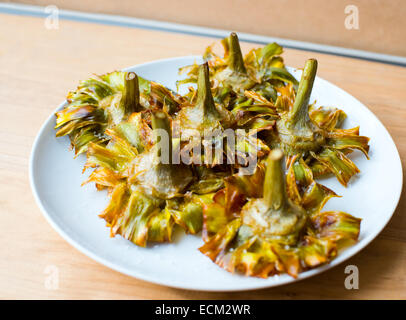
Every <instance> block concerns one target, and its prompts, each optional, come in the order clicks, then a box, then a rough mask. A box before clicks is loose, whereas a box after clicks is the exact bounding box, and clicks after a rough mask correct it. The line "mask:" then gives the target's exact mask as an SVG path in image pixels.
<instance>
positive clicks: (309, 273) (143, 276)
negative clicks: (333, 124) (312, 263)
mask: <svg viewBox="0 0 406 320" xmlns="http://www.w3.org/2000/svg"><path fill="white" fill-rule="evenodd" d="M201 58H202V56H199V55H189V56H180V57H172V58H164V59H158V60H153V61H149V62H145V63H141V64H136V65H133V66H130V67H126V68H123V69H121V70H122V71H127V70H131V69H133V68H136V67H146V66H148V65H151V64H156V63H162V62H171V61H176V60H184V59H195V60H199V59H200V60H201ZM288 68H292V69H296V68H293V67H288ZM317 79H318V81H322V82H327V83H328V84H329V85H331V86H333V87H334V89H335V90H338V91H339V92H340V93H341V94H343V95H346V96H349V97H351V98H352V99H354V100H355V101H357V102H358V103H359V104H360V105H362V106H363V107H364V108H365V111H366V112H369V113H370V115H371V116H372V117H373V118H374V119H375V121H377V122H378V123H380V124H381V125H382V127H383V129H384V130H385V131H386V133H387V135H388V137H389V139H390V141H391V142H392V144H393V145H394V146H395V150H396V155H397V156H396V160H397V162H398V164H399V169H400V174H399V180H400V188H398V190H397V194H396V197H395V199H396V201H394V202H393V205H392V208H391V211H392V213H391V214H390V215H388V218H387V219H386V221H385V222H384V223H382V224H381V225H380V226H379V227H378V228H375V229H374V231H373V232H372V233H371V234H369V236H367V237H366V238H365V239H364V240H363V242H362V243H361V242H358V247H357V250H353V252H348V253H347V255H344V256H343V253H341V254H340V255H338V256H337V257H336V258H335V259H334V260H332V261H331V262H330V263H328V264H326V265H322V266H320V267H318V268H314V269H310V270H307V271H304V272H302V273H300V274H299V275H298V277H297V278H293V277H288V278H284V279H282V278H281V279H280V281H278V282H275V283H267V282H265V281H264V283H261V284H258V283H254V284H251V285H250V284H242V285H240V286H237V287H232V288H212V287H210V286H207V287H205V286H200V287H196V286H193V285H192V286H190V285H188V284H187V283H185V282H183V283H182V284H179V281H171V280H170V279H169V278H166V279H164V280H162V279H160V280H158V279H156V278H155V277H153V276H149V275H146V274H144V273H142V272H141V273H138V272H137V271H136V270H133V271H129V270H128V268H125V267H122V266H120V265H119V264H118V263H114V262H111V261H109V260H108V259H105V258H103V257H101V256H99V255H98V254H97V253H94V252H92V251H91V250H89V249H88V248H86V247H85V246H84V245H82V244H81V243H80V242H79V241H76V240H74V239H72V238H71V237H70V236H69V235H68V234H67V233H66V232H65V231H64V230H63V226H59V225H58V224H57V222H56V221H54V220H53V219H52V217H51V214H49V213H48V212H47V210H46V209H45V207H44V205H43V204H42V200H41V198H40V196H39V194H38V190H37V186H36V184H35V170H34V169H33V168H34V160H35V156H36V151H37V150H38V145H39V142H40V140H41V137H42V135H43V134H44V131H45V129H46V127H47V125H48V123H50V122H52V121H53V120H54V117H55V113H56V112H57V111H58V110H60V109H61V108H63V107H64V106H65V105H66V103H67V101H66V100H65V101H64V102H62V103H61V104H60V105H58V107H57V108H56V109H55V110H54V111H53V113H52V114H50V115H49V116H48V117H47V118H46V120H45V121H44V122H43V123H42V125H41V127H40V129H39V131H38V133H37V134H36V136H35V139H34V142H33V144H32V147H31V151H30V158H29V181H30V187H31V190H32V194H33V196H34V199H35V202H36V204H37V206H38V207H39V208H40V211H41V212H42V215H43V216H44V217H45V219H46V220H47V221H48V223H49V224H50V225H51V226H52V227H53V228H54V230H55V231H57V233H58V234H59V235H60V236H61V237H62V238H63V239H64V240H65V241H67V242H68V243H69V244H70V245H71V246H73V247H74V248H76V249H77V250H79V251H80V252H82V253H83V254H85V255H86V256H88V257H90V258H91V259H93V260H95V261H97V262H98V263H100V264H102V265H104V266H106V267H109V268H110V269H113V270H115V271H118V272H120V273H122V274H125V275H127V276H130V277H133V278H136V279H138V280H143V281H147V282H150V283H154V284H158V285H164V286H168V287H172V288H177V289H183V290H194V291H204V292H236V291H252V290H259V289H265V288H271V287H278V286H282V285H286V284H290V283H295V282H298V281H301V280H304V279H307V278H310V277H313V276H315V275H317V274H321V273H323V272H325V271H327V270H330V269H332V268H334V267H337V266H338V265H339V264H341V263H343V262H344V261H347V260H348V259H350V258H351V257H353V256H354V255H356V254H358V253H360V252H361V251H362V250H363V249H364V248H365V247H366V246H368V245H369V244H370V243H371V242H372V241H373V240H374V239H375V238H376V237H377V236H378V235H379V234H380V233H381V232H382V230H383V229H384V228H385V227H386V226H387V224H388V223H389V221H390V220H391V219H392V217H393V215H394V213H395V211H396V208H397V206H398V204H399V201H400V197H401V194H402V190H403V167H402V161H401V158H400V155H399V150H398V148H397V146H396V143H395V142H394V140H393V138H392V136H391V134H390V133H389V131H388V130H387V129H386V127H385V126H384V124H383V123H382V122H381V121H380V120H379V118H378V117H377V116H376V115H375V114H374V113H373V112H372V111H371V110H370V109H369V108H368V107H367V106H366V105H365V104H364V103H362V102H361V101H359V100H358V99H357V98H355V97H354V96H353V95H351V94H350V93H348V92H347V91H345V90H344V89H341V88H340V87H338V86H337V85H335V84H334V83H332V82H330V81H328V80H325V79H323V78H320V77H317ZM354 246H355V245H354ZM354 246H353V247H354ZM264 280H266V279H264Z"/></svg>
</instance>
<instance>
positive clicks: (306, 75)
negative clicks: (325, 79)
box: [290, 59, 317, 123]
mask: <svg viewBox="0 0 406 320" xmlns="http://www.w3.org/2000/svg"><path fill="white" fill-rule="evenodd" d="M316 72H317V60H316V59H309V60H307V61H306V64H305V67H304V69H303V73H302V78H301V79H300V82H299V88H298V90H297V94H296V98H295V103H294V105H293V108H292V111H291V113H290V116H291V119H292V122H293V123H296V122H299V121H301V120H303V119H308V118H309V113H308V107H309V100H310V95H311V93H312V89H313V82H314V79H315V77H316Z"/></svg>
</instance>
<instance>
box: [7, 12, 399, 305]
mask: <svg viewBox="0 0 406 320" xmlns="http://www.w3.org/2000/svg"><path fill="white" fill-rule="evenodd" d="M0 25H1V27H0V43H1V45H0V219H1V220H0V298H12V299H14V298H35V299H43V298H57V299H60V298H65V299H79V298H90V299H96V298H102V299H104V298H113V299H115V298H122V299H205V298H208V299H217V298H224V299H226V298H230V299H234V298H239V299H262V298H264V299H294V298H302V299H303V298H305V299H306V298H331V299H335V298H345V299H353V298H368V299H372V298H384V299H388V298H395V299H396V298H403V299H405V298H406V231H405V230H406V216H405V213H406V212H405V211H406V197H405V195H404V193H403V195H402V198H401V200H400V204H399V206H398V208H397V211H396V213H395V215H394V216H393V218H392V220H391V221H390V223H389V225H388V226H387V227H386V228H385V230H384V231H383V232H382V233H381V234H380V235H379V237H378V238H377V239H376V240H375V241H373V242H372V244H370V245H369V246H368V247H367V248H366V249H365V250H363V251H362V252H361V253H359V254H358V255H356V256H355V257H354V258H352V259H350V260H349V261H348V262H345V263H344V264H341V265H339V266H338V267H336V268H334V269H332V270H330V271H327V272H325V273H323V274H321V275H319V276H316V277H314V278H311V279H307V280H304V281H301V282H298V283H296V284H292V285H287V286H284V287H279V288H273V289H266V290H260V291H252V292H240V293H203V292H192V291H183V290H178V289H171V288H166V287H161V286H158V285H152V284H149V283H146V282H144V281H141V280H136V279H133V278H130V277H128V276H125V275H122V274H120V273H118V272H115V271H112V270H110V269H109V268H107V267H104V266H102V265H100V264H98V263H96V262H94V261H93V260H91V259H90V258H88V257H87V256H85V255H83V254H82V253H80V252H78V251H77V250H76V249H74V248H73V247H71V246H70V245H69V244H68V243H67V242H65V241H64V240H63V239H62V238H61V237H60V236H59V235H58V234H57V233H56V232H55V231H54V230H53V229H52V228H51V226H50V225H49V224H48V223H47V222H46V221H45V219H44V218H43V216H42V214H41V212H40V210H39V208H38V207H37V206H36V204H35V202H34V199H33V196H32V194H31V190H30V186H29V181H28V158H29V155H30V149H31V145H32V142H33V140H34V137H35V135H36V134H37V132H38V130H39V128H40V126H41V124H42V123H43V122H44V121H45V119H46V118H47V117H48V116H49V114H50V113H52V111H53V110H54V109H55V107H56V106H57V105H58V104H59V103H60V102H61V101H62V100H63V99H64V97H65V94H66V93H67V91H68V90H70V89H73V88H74V87H75V86H76V84H77V83H78V80H79V79H83V78H86V77H88V76H89V75H90V74H91V73H104V72H108V71H112V70H113V69H119V68H122V67H126V66H130V65H134V64H138V63H142V62H146V61H151V60H154V59H160V58H167V57H174V56H182V55H190V54H200V53H202V52H203V50H204V48H205V47H206V45H207V44H209V43H211V42H212V41H213V40H212V39H207V38H200V37H194V36H187V35H180V34H170V33H163V32H152V31H146V30H140V29H129V28H122V27H112V26H105V25H96V24H86V23H79V22H69V21H60V28H59V30H47V29H46V28H45V27H44V20H43V19H40V18H32V17H21V16H13V15H3V14H0ZM252 46H253V45H252V44H243V49H244V50H247V49H249V48H250V47H252ZM284 57H285V61H286V63H287V64H288V65H290V66H293V67H301V66H302V65H303V62H304V60H305V59H307V58H310V57H315V58H317V59H318V60H319V66H320V67H319V75H320V76H321V77H323V78H325V79H327V80H329V81H331V82H332V83H334V84H336V85H338V86H339V87H341V88H343V89H344V90H346V91H348V92H349V93H351V94H352V95H354V96H355V97H356V98H358V99H359V100H361V101H362V102H363V103H364V104H366V105H367V106H368V107H369V108H370V109H371V110H372V111H373V112H374V113H375V114H376V115H377V116H378V118H379V119H380V120H381V121H382V122H383V123H384V125H385V126H386V127H387V128H388V130H389V132H390V133H391V135H392V137H393V138H394V140H395V143H396V145H397V147H398V149H399V152H400V155H401V158H402V159H403V165H405V163H404V159H406V128H405V125H406V68H403V67H397V66H392V65H385V64H380V63H374V62H368V61H362V60H355V59H349V58H343V57H337V56H331V55H324V54H317V53H309V52H305V51H296V50H286V52H285V54H284ZM382 170H385V168H382ZM347 264H355V265H357V266H358V267H359V271H360V289H359V290H355V291H349V290H346V289H345V288H344V278H345V274H344V268H345V266H346V265H347ZM49 265H55V266H56V267H57V268H58V269H59V277H60V282H59V289H58V290H48V289H46V286H45V284H44V283H45V280H46V276H47V275H46V274H45V273H44V272H45V268H46V267H47V266H49Z"/></svg>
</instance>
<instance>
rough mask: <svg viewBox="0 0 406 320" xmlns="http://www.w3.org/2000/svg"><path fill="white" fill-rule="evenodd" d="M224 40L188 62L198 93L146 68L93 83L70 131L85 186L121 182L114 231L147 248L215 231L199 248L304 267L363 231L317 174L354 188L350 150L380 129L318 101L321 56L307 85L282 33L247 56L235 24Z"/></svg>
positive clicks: (278, 267)
mask: <svg viewBox="0 0 406 320" xmlns="http://www.w3.org/2000/svg"><path fill="white" fill-rule="evenodd" d="M222 45H223V47H224V55H223V57H220V56H218V55H216V54H215V53H214V52H213V50H212V47H208V48H207V49H206V52H205V54H204V60H205V63H203V64H201V65H198V64H197V63H195V64H194V65H191V66H186V67H184V68H181V70H180V72H181V73H182V72H186V73H187V77H186V79H184V80H181V81H179V82H178V85H182V84H192V86H190V88H189V92H188V93H187V94H186V95H184V96H181V95H179V94H177V93H176V92H174V91H172V90H170V89H168V88H166V87H164V86H163V85H161V84H159V83H157V82H154V81H149V80H146V79H143V78H142V77H140V76H137V75H136V74H135V73H134V72H121V71H115V72H112V73H108V74H105V75H101V76H94V77H92V78H91V79H87V80H84V81H81V82H80V84H79V86H78V88H77V89H76V90H75V91H72V92H69V94H68V97H67V104H66V106H65V107H64V108H63V109H62V110H60V111H58V112H57V113H56V126H55V129H57V132H56V136H57V137H60V136H65V135H66V136H69V138H70V141H71V146H72V148H74V150H75V155H79V154H82V153H83V154H85V155H86V159H87V160H86V164H85V167H84V171H85V170H86V169H91V170H92V172H91V173H90V175H89V177H88V179H87V180H86V181H85V182H84V183H90V182H94V183H95V186H96V188H97V190H103V189H105V190H107V193H108V195H109V197H110V201H109V204H108V205H107V207H106V208H105V210H104V211H103V212H102V213H101V214H100V217H101V218H103V219H104V220H105V221H106V224H107V226H108V227H110V230H111V231H110V234H111V236H115V235H121V236H122V237H123V238H125V239H127V240H129V241H131V242H133V243H134V244H136V245H138V246H142V247H145V246H147V245H148V244H149V243H151V242H169V241H171V240H172V234H173V233H174V229H175V228H179V227H180V228H181V229H183V230H184V232H185V233H188V234H197V233H199V232H200V231H202V238H203V241H204V244H203V245H202V246H201V247H200V248H199V250H200V251H201V252H202V253H203V254H205V255H206V256H207V257H209V258H210V259H211V260H212V261H213V262H214V263H216V264H217V265H219V266H220V267H222V268H224V269H226V270H227V271H230V272H240V273H243V274H245V275H247V276H256V277H262V278H266V277H269V276H272V275H275V274H282V273H287V274H289V275H291V276H293V277H297V276H298V274H299V273H300V272H303V271H305V270H308V269H311V268H315V267H317V266H319V265H322V264H326V263H328V262H330V261H331V260H332V259H334V257H335V256H336V255H337V254H338V252H339V250H340V249H341V248H344V247H346V246H347V245H349V244H351V243H353V242H355V241H356V240H357V239H358V235H359V232H360V222H361V220H360V219H358V218H355V217H353V216H351V215H349V214H347V213H344V212H340V211H327V212H326V211H325V212H322V209H323V207H324V205H325V203H326V202H327V201H328V200H329V199H330V198H331V197H337V195H336V194H335V192H334V191H332V190H330V189H328V188H327V187H325V186H323V185H321V184H319V183H317V182H316V181H315V179H316V178H317V177H319V176H321V175H325V174H334V175H335V176H336V177H337V179H338V181H339V182H340V183H341V184H343V185H344V186H346V185H347V183H348V182H349V180H350V179H351V177H352V176H354V175H355V174H356V173H358V172H359V169H358V168H357V167H356V165H355V164H354V163H353V162H352V160H351V159H350V158H349V157H348V155H349V154H350V153H351V152H352V151H353V150H360V151H361V152H363V153H364V154H365V156H366V157H367V158H368V151H369V138H368V137H364V136H360V135H359V127H355V128H351V129H342V125H343V122H344V120H345V118H346V114H345V113H344V112H343V111H342V110H340V109H337V108H333V107H316V105H315V103H313V104H311V103H310V96H311V92H312V88H313V83H314V80H315V77H316V72H317V61H316V60H314V59H310V60H308V61H307V62H306V64H305V67H304V70H303V73H302V77H301V80H300V82H298V81H297V80H296V79H295V78H294V77H293V76H292V75H291V74H290V73H289V72H288V70H287V69H286V68H285V65H284V61H283V59H282V57H281V54H282V52H283V49H282V47H281V46H279V45H278V44H276V43H271V44H268V45H266V46H264V47H263V48H259V49H253V50H251V51H249V52H248V54H246V55H245V56H243V54H242V51H241V48H240V44H239V40H238V37H237V35H236V34H235V33H231V34H230V36H229V37H227V38H225V39H223V40H222ZM252 164H253V166H252ZM285 167H286V168H287V170H286V171H285Z"/></svg>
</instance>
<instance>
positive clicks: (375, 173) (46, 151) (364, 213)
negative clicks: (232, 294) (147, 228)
mask: <svg viewBox="0 0 406 320" xmlns="http://www.w3.org/2000/svg"><path fill="white" fill-rule="evenodd" d="M195 60H197V61H201V58H200V57H194V56H191V57H180V58H174V59H166V60H160V61H155V62H150V63H146V64H142V65H138V66H134V67H131V68H128V69H126V70H127V71H134V72H136V73H137V74H139V75H140V76H142V77H145V78H147V79H151V80H155V81H158V82H160V83H162V84H163V85H165V86H167V87H169V88H172V89H176V87H175V81H176V80H178V79H179V76H178V68H179V67H181V66H185V65H189V64H191V63H193V62H194V61H195ZM289 70H290V71H291V72H293V73H294V75H295V76H296V78H298V79H299V78H300V73H301V71H296V70H294V69H289ZM72 85H74V84H72ZM311 99H312V101H313V100H314V99H317V104H318V105H330V106H336V107H338V108H341V109H343V110H344V111H345V112H346V113H347V114H348V119H347V120H346V122H345V127H346V128H350V127H354V126H356V125H360V126H361V134H362V135H366V136H369V137H370V138H371V151H370V156H371V160H366V159H365V157H364V156H363V155H362V154H361V153H360V152H358V151H357V152H354V153H353V160H354V161H355V163H356V165H357V166H358V167H359V168H360V170H361V173H360V174H359V175H358V176H357V177H356V178H353V179H352V180H351V182H350V184H349V186H348V188H344V187H343V186H341V185H340V184H339V183H338V182H337V180H336V179H335V178H328V179H323V181H322V183H323V184H325V185H327V186H328V187H330V188H332V189H333V190H335V191H336V192H337V193H338V194H340V195H342V196H343V198H334V199H332V200H330V201H329V202H328V204H327V206H326V207H325V210H329V209H333V210H341V211H346V212H348V213H351V214H352V215H354V216H356V217H360V218H362V223H361V233H360V237H359V242H358V243H357V244H356V245H354V246H352V247H350V248H348V249H346V250H344V251H343V252H342V253H341V254H340V255H339V256H338V257H337V258H336V259H335V260H333V261H332V262H331V263H330V264H328V265H325V266H322V267H320V268H317V269H313V270H310V271H306V272H303V273H301V274H300V275H299V277H298V278H297V279H293V278H292V277H290V276H288V275H280V276H274V277H270V278H268V279H259V278H247V277H244V276H241V275H238V274H231V273H228V272H226V271H224V270H223V269H221V268H220V267H218V266H217V265H215V264H214V263H213V262H211V261H210V260H209V258H207V257H206V256H204V255H203V254H201V253H200V252H199V251H198V250H197V248H198V247H199V246H200V245H201V244H202V240H201V238H200V237H199V236H191V235H184V234H183V233H182V232H179V233H178V234H177V235H176V237H175V241H174V242H173V243H170V244H159V245H153V246H151V247H149V248H140V247H137V246H136V245H133V244H132V243H130V242H129V241H126V240H124V239H123V238H121V237H120V236H116V237H115V238H110V237H109V229H108V228H107V227H105V222H104V220H102V219H100V218H99V217H98V214H99V213H100V212H101V211H102V210H103V209H104V207H105V205H106V204H107V200H108V198H107V195H106V192H99V191H96V188H95V187H94V185H91V184H88V185H86V186H84V187H81V186H80V185H81V183H82V182H83V181H84V180H85V178H86V176H87V174H85V175H83V174H82V168H83V165H84V163H85V157H84V156H80V157H78V158H77V159H73V153H72V152H70V151H69V150H68V147H69V141H68V138H67V137H63V138H55V130H54V129H53V127H54V125H55V117H54V115H53V114H52V115H50V117H49V118H48V120H47V121H46V122H45V124H44V125H43V126H42V128H41V130H40V132H39V134H38V136H37V138H36V140H35V142H34V145H33V149H32V153H31V159H30V180H31V186H32V190H33V193H34V196H35V199H36V201H37V203H38V205H39V207H40V208H41V210H42V212H43V214H44V216H45V217H46V219H47V220H48V221H49V223H50V224H51V225H52V226H53V227H54V228H55V229H56V230H57V231H58V232H59V233H60V234H61V235H62V236H63V237H64V238H65V239H66V240H67V241H68V242H69V243H70V244H72V245H73V246H74V247H76V248H77V249H79V250H80V251H82V252H83V253H85V254H86V255H88V256H90V257H91V258H93V259H95V260H96V261H98V262H100V263H102V264H104V265H106V266H108V267H110V268H112V269H114V270H117V271H119V272H122V273H124V274H127V275H130V276H133V277H136V278H139V279H143V280H146V281H150V282H154V283H158V284H162V285H167V286H171V287H177V288H184V289H192V290H207V291H236V290H250V289H258V288H265V287H272V286H278V285H282V284H286V283H290V282H293V281H297V280H300V279H304V278H308V277H310V276H313V275H315V274H318V273H320V272H322V271H325V270H327V269H329V268H332V267H333V266H336V265H338V264H339V263H340V262H343V261H344V260H346V259H348V258H350V257H351V256H353V255H354V254H356V253H357V252H359V251H360V250H361V249H362V248H364V247H365V246H366V245H367V244H368V243H370V242H371V241H372V240H373V239H374V238H375V237H376V236H377V235H378V234H379V232H380V231H381V230H382V229H383V228H384V226H385V225H386V224H387V222H388V221H389V219H390V218H391V216H392V214H393V212H394V210H395V208H396V206H397V203H398V200H399V197H400V193H401V189H402V167H401V162H400V158H399V154H398V151H397V149H396V146H395V144H394V142H393V140H392V138H391V137H390V135H389V133H388V131H387V130H386V129H385V127H384V126H383V125H382V123H381V122H380V121H379V120H378V119H377V118H376V117H375V116H374V115H373V114H372V112H371V111H369V110H368V108H366V107H365V106H364V105H363V104H362V103H360V102H359V101H358V100H356V99H355V98H354V97H352V96H351V95H349V94H348V93H346V92H344V91H343V90H341V89H339V88H338V87H336V86H334V85H333V84H331V83H329V82H328V81H326V80H323V79H320V78H317V79H316V81H315V84H314V89H313V93H312V98H311ZM63 106H64V103H62V104H61V105H60V106H59V108H58V109H61V108H62V107H63Z"/></svg>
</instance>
